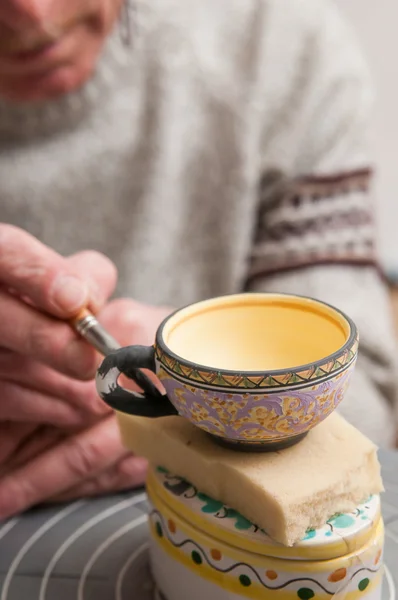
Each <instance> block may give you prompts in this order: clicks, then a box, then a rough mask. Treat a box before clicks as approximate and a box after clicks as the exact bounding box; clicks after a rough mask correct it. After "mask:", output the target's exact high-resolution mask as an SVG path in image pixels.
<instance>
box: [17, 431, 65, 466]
mask: <svg viewBox="0 0 398 600" xmlns="http://www.w3.org/2000/svg"><path fill="white" fill-rule="evenodd" d="M63 438H65V433H64V432H62V431H61V430H60V429H56V428H55V427H49V426H44V427H43V426H42V427H38V428H37V429H36V430H35V431H34V432H32V434H31V435H30V436H27V437H25V438H24V439H23V440H22V442H21V443H20V445H19V447H18V449H17V450H16V451H15V452H14V453H13V454H12V456H11V457H10V459H9V460H8V462H7V473H12V472H13V471H15V469H17V468H18V467H21V466H22V465H25V464H26V463H28V462H30V461H32V460H34V459H35V458H36V457H37V456H39V455H40V454H42V453H43V452H45V451H46V450H48V449H49V448H52V447H54V446H55V445H56V444H57V443H59V441H60V440H61V439H63Z"/></svg>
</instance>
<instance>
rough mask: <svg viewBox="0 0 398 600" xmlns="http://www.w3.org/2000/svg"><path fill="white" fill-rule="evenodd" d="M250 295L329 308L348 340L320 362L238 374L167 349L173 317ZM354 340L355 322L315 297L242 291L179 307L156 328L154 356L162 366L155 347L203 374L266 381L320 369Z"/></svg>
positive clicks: (352, 343)
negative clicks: (346, 331) (344, 328)
mask: <svg viewBox="0 0 398 600" xmlns="http://www.w3.org/2000/svg"><path fill="white" fill-rule="evenodd" d="M249 295H251V296H257V297H271V296H273V297H275V298H277V297H282V298H292V299H299V300H300V299H302V300H310V301H311V302H313V303H315V304H319V305H321V306H325V307H327V308H329V309H331V310H332V311H334V312H336V313H338V314H339V315H340V316H341V317H343V319H344V320H345V321H346V322H347V323H348V326H349V330H350V331H349V335H348V338H347V340H346V341H345V342H344V344H343V345H342V346H341V347H340V348H339V349H338V350H336V351H335V352H333V353H332V354H328V355H327V356H325V357H323V358H321V359H319V360H316V361H313V362H311V363H307V364H303V365H296V366H291V367H286V368H284V369H273V370H267V371H265V370H263V371H246V370H240V371H238V370H237V369H232V370H231V369H220V368H217V367H210V366H209V365H203V364H201V363H196V362H193V361H190V360H188V359H185V358H184V357H182V356H180V355H179V354H176V353H175V352H173V351H172V350H171V349H170V348H169V347H168V346H167V344H166V342H165V340H164V338H163V331H164V328H165V326H166V325H167V323H168V322H169V321H170V320H171V319H172V318H173V317H174V316H175V315H177V314H178V313H180V312H182V311H183V310H185V309H186V308H190V307H194V306H200V305H201V304H205V303H207V302H209V301H212V300H214V301H215V300H219V299H222V298H233V297H236V298H239V297H244V296H249ZM356 341H358V330H357V327H356V325H355V323H354V321H353V320H352V319H351V318H350V317H349V316H348V315H347V314H346V313H344V312H343V311H342V310H340V309H339V308H336V307H335V306H333V305H332V304H329V303H327V302H324V301H323V300H318V299H316V298H312V297H311V296H304V295H301V294H289V293H283V292H242V293H238V294H224V295H221V296H216V297H213V298H208V299H205V300H200V301H198V302H193V303H190V304H186V305H185V306H182V307H181V308H178V309H177V310H175V311H173V312H172V313H171V314H169V315H168V316H167V317H166V318H165V319H163V321H162V322H161V324H160V326H159V327H158V329H157V332H156V338H155V353H156V356H157V358H158V359H159V361H160V362H161V363H162V365H163V364H164V363H163V361H162V360H161V358H160V357H159V355H158V351H157V349H158V348H160V349H161V350H162V352H163V353H164V354H165V355H166V356H168V357H170V358H173V359H174V360H175V361H176V362H178V363H179V364H181V365H183V366H185V367H187V368H191V369H194V370H198V371H202V372H204V373H220V374H221V375H225V376H227V377H233V376H236V375H243V376H244V377H247V378H250V377H263V378H267V377H273V376H274V375H275V376H283V375H288V374H292V375H293V374H294V373H298V372H301V371H307V370H310V369H315V370H316V369H317V368H318V367H321V366H322V365H325V364H326V363H329V362H331V361H336V360H337V359H338V358H339V357H341V356H342V355H344V353H345V352H348V351H349V350H350V349H351V347H352V346H353V345H354V344H355V342H356ZM350 363H351V361H349V362H348V363H347V364H346V365H342V367H348V366H349V364H350ZM339 372H340V369H339ZM336 374H337V372H336ZM325 375H326V374H325ZM187 379H189V380H191V379H190V377H187ZM311 381H314V379H312V380H311ZM208 385H211V384H208Z"/></svg>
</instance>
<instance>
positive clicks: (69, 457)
mask: <svg viewBox="0 0 398 600" xmlns="http://www.w3.org/2000/svg"><path fill="white" fill-rule="evenodd" d="M169 312H170V309H167V308H163V307H161V308H158V307H150V306H145V305H142V304H139V303H136V302H133V301H131V300H115V301H113V302H110V303H109V304H108V305H107V306H106V307H105V308H104V309H103V310H102V311H101V312H100V313H99V315H98V318H99V320H100V321H101V322H102V323H103V324H104V325H105V326H106V327H107V329H109V331H110V332H111V333H112V334H113V335H114V336H115V337H116V338H117V339H118V340H119V341H120V343H121V344H123V345H125V344H150V343H153V340H154V337H155V332H156V329H157V327H158V326H159V324H160V322H161V321H162V320H163V318H164V317H165V316H166V315H167V314H169ZM88 383H89V384H90V385H91V386H92V389H91V392H90V393H93V394H95V387H94V382H93V381H92V382H88ZM85 385H86V383H85ZM81 401H82V402H84V398H83V400H82V399H81ZM57 436H58V437H57ZM41 446H43V447H41ZM48 446H50V447H48ZM145 471H146V462H145V461H144V460H143V459H141V458H138V457H134V456H132V455H131V454H129V453H128V452H127V451H126V450H125V449H124V448H123V447H122V444H121V441H120V437H119V432H118V429H117V425H116V420H115V417H114V416H113V415H110V416H106V417H103V418H102V419H101V421H100V422H95V423H93V424H91V425H90V426H89V427H86V428H85V429H84V430H80V431H77V432H73V433H72V432H70V431H69V432H66V431H62V430H60V429H59V428H56V427H47V428H45V429H42V430H41V431H37V432H33V434H31V436H30V438H28V439H27V441H25V443H24V444H22V446H21V447H20V448H19V450H18V451H17V452H16V453H14V455H13V456H12V457H11V458H9V461H8V468H7V471H6V472H5V473H3V475H2V476H1V474H0V519H4V518H6V517H9V516H11V515H13V514H16V513H18V512H20V511H22V510H25V509H26V508H28V507H30V506H33V505H35V504H37V503H41V502H48V501H52V502H54V501H64V500H69V499H72V498H77V497H82V496H90V495H96V494H99V493H106V492H111V491H117V490H122V489H128V488H131V487H135V486H137V485H141V484H142V483H143V481H144V478H145Z"/></svg>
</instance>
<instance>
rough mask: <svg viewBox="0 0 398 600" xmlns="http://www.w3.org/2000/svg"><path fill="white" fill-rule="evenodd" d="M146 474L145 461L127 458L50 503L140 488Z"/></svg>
mask: <svg viewBox="0 0 398 600" xmlns="http://www.w3.org/2000/svg"><path fill="white" fill-rule="evenodd" d="M146 472H147V462H146V460H144V459H143V458H139V457H137V456H128V457H127V458H125V459H123V460H122V461H121V462H120V463H119V465H115V467H113V468H111V469H109V470H107V471H105V472H104V473H101V474H100V475H98V476H97V477H95V478H93V479H89V480H88V481H85V482H84V483H82V484H81V485H79V486H76V487H73V488H71V489H70V490H67V491H66V492H63V493H62V494H59V495H58V496H55V497H54V498H51V499H50V501H51V502H68V501H70V500H75V499H76V498H89V497H93V496H100V495H103V494H109V493H114V492H121V491H124V490H130V489H134V488H137V487H141V486H143V484H144V483H145V477H146Z"/></svg>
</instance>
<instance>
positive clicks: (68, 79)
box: [0, 64, 95, 103]
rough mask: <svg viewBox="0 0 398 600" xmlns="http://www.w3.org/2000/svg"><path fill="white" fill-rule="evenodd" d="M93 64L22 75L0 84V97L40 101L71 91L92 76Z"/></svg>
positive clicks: (12, 99)
mask: <svg viewBox="0 0 398 600" xmlns="http://www.w3.org/2000/svg"><path fill="white" fill-rule="evenodd" d="M94 67H95V65H94V64H91V65H85V66H84V67H81V68H76V67H75V66H73V67H71V66H68V65H66V66H62V67H58V68H57V69H55V70H54V71H52V72H50V73H46V74H43V75H35V76H31V77H24V78H21V80H19V81H18V80H14V81H10V82H8V83H7V82H3V85H1V84H0V97H1V96H2V97H3V98H5V99H7V100H10V101H14V102H18V103H23V102H40V101H45V100H51V99H54V98H57V97H60V96H64V95H66V94H69V93H72V92H74V91H76V90H78V89H79V88H81V87H82V86H84V84H85V83H86V82H87V81H88V80H89V79H90V77H92V74H93V71H94Z"/></svg>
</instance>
